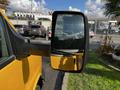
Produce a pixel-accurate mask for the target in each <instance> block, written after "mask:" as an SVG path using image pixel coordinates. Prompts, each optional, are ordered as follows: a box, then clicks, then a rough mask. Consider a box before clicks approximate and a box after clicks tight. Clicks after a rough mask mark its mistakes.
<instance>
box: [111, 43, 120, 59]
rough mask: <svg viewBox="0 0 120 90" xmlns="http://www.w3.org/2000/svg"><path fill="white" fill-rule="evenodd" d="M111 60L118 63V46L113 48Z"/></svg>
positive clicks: (119, 51) (119, 47)
mask: <svg viewBox="0 0 120 90" xmlns="http://www.w3.org/2000/svg"><path fill="white" fill-rule="evenodd" d="M112 58H113V59H114V60H117V61H120V45H117V46H115V48H114V52H113V53H112Z"/></svg>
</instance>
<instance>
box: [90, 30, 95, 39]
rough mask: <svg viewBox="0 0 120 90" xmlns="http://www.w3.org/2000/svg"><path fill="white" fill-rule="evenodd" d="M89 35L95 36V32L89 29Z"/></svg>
mask: <svg viewBox="0 0 120 90" xmlns="http://www.w3.org/2000/svg"><path fill="white" fill-rule="evenodd" d="M89 36H90V38H93V37H94V36H95V33H94V32H93V31H91V30H90V31H89Z"/></svg>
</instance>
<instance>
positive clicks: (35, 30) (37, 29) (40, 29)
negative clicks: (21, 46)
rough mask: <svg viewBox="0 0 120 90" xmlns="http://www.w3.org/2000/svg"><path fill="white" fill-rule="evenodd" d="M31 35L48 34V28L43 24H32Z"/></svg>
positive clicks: (43, 35)
mask: <svg viewBox="0 0 120 90" xmlns="http://www.w3.org/2000/svg"><path fill="white" fill-rule="evenodd" d="M29 35H31V36H42V37H45V36H46V29H45V27H44V26H42V25H31V26H30V31H29Z"/></svg>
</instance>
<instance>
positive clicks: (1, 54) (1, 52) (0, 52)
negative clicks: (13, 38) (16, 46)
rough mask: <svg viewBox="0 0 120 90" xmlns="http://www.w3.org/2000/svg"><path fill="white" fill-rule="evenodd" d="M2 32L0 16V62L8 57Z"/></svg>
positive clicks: (2, 25)
mask: <svg viewBox="0 0 120 90" xmlns="http://www.w3.org/2000/svg"><path fill="white" fill-rule="evenodd" d="M4 30H5V28H4V24H3V21H2V17H1V16H0V60H2V59H3V58H6V57H8V56H9V54H8V48H7V44H6V39H5V34H4Z"/></svg>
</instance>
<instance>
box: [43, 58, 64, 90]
mask: <svg viewBox="0 0 120 90" xmlns="http://www.w3.org/2000/svg"><path fill="white" fill-rule="evenodd" d="M43 63H44V66H43V67H44V71H45V82H44V86H43V90H61V85H62V81H63V76H64V73H63V72H59V71H56V70H53V69H52V68H51V66H50V59H49V57H44V62H43ZM45 63H46V64H45Z"/></svg>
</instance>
